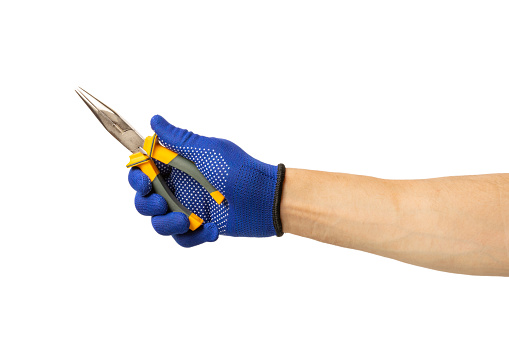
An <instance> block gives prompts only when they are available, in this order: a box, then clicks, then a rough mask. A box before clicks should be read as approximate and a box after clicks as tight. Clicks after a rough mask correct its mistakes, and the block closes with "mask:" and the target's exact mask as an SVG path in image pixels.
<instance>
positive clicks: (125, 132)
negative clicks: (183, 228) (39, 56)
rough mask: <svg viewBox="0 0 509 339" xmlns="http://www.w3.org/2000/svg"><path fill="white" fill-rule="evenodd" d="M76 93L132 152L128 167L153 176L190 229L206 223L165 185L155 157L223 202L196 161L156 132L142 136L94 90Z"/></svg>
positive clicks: (156, 188) (156, 187)
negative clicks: (168, 145) (165, 143)
mask: <svg viewBox="0 0 509 339" xmlns="http://www.w3.org/2000/svg"><path fill="white" fill-rule="evenodd" d="M76 93H77V94H78V95H79V96H80V98H81V99H82V100H83V101H84V102H85V104H86V105H87V106H88V108H90V110H91V111H92V113H93V114H94V115H95V116H96V118H97V119H98V120H99V121H100V122H101V124H102V125H103V126H104V128H106V130H107V131H108V132H110V134H111V135H113V137H115V139H117V140H118V141H119V142H120V143H121V144H122V145H124V146H125V147H126V148H127V149H128V150H129V151H131V152H132V153H133V154H132V155H131V156H130V161H129V163H128V164H127V167H128V168H129V167H138V168H140V169H141V170H142V171H143V173H145V174H146V175H147V176H148V177H149V178H150V180H151V182H152V187H153V190H154V192H155V193H157V194H159V195H161V196H162V197H163V198H164V199H165V200H166V202H167V203H168V206H169V208H170V211H172V212H182V213H184V214H185V215H186V216H187V217H188V218H189V229H190V230H192V231H194V230H196V229H197V228H198V227H200V226H201V225H202V224H203V220H202V219H201V218H200V217H199V216H197V215H196V214H194V213H193V212H191V211H190V210H188V209H187V208H186V207H185V206H184V205H182V204H181V203H180V201H178V200H177V198H176V197H175V195H173V193H172V192H171V191H170V189H169V188H168V186H167V185H166V181H165V179H164V178H163V177H162V175H161V174H160V172H159V170H158V168H157V166H156V165H155V163H154V159H155V160H158V161H160V162H162V163H164V164H167V165H170V166H172V167H174V168H176V169H179V170H181V171H182V172H185V173H187V174H188V175H190V176H191V177H192V178H194V179H195V180H196V181H197V182H198V183H199V184H200V185H202V186H203V187H204V188H205V189H206V190H207V192H208V193H209V194H210V195H211V196H212V198H213V199H214V200H215V202H216V203H218V204H221V203H222V202H223V200H224V196H223V195H222V194H221V192H219V191H218V190H217V189H216V188H214V186H212V184H211V183H210V182H209V181H208V180H207V178H205V176H204V175H203V174H202V173H201V172H200V171H199V170H198V168H197V167H196V165H195V164H194V163H193V162H192V161H190V160H188V159H186V158H184V157H182V156H181V155H179V154H177V153H175V152H173V151H171V150H169V149H167V148H165V147H163V146H162V145H161V144H159V141H158V138H157V135H156V134H154V135H153V136H149V137H147V138H145V140H143V138H142V137H141V136H140V134H139V133H138V132H136V130H135V129H133V128H132V127H131V126H130V125H129V124H128V123H127V122H126V121H125V120H124V119H122V117H121V116H120V115H118V114H117V113H116V112H115V111H114V110H113V109H111V108H109V107H108V106H106V105H105V104H104V103H102V102H101V101H100V100H99V99H97V98H95V97H94V96H93V95H92V94H90V93H88V92H87V91H85V90H84V89H82V88H81V87H80V88H78V89H76Z"/></svg>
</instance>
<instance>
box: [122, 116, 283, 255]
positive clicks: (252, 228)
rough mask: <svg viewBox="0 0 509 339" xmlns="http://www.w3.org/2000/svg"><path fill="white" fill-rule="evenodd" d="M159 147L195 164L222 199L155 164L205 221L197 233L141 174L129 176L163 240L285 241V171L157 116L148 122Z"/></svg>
mask: <svg viewBox="0 0 509 339" xmlns="http://www.w3.org/2000/svg"><path fill="white" fill-rule="evenodd" d="M150 124H151V126H152V129H153V130H154V131H155V132H156V134H157V135H158V137H159V140H160V142H161V144H162V145H163V146H164V147H166V148H168V149H170V150H172V151H174V152H177V153H179V154H180V155H182V156H184V157H185V158H187V159H189V160H191V161H193V162H194V163H195V164H196V166H197V167H198V169H199V170H200V171H201V172H202V173H203V175H204V176H205V177H206V178H207V179H208V180H209V181H210V183H212V185H214V187H215V188H216V189H218V190H219V191H220V192H221V193H222V194H223V195H224V196H225V200H224V201H223V203H221V204H220V205H218V204H217V203H216V202H215V201H214V200H213V199H212V197H211V196H210V195H209V194H208V193H207V191H206V190H205V189H204V188H203V187H202V186H201V185H200V184H198V183H197V182H196V181H195V180H194V179H193V178H191V177H189V176H188V175H187V174H186V173H183V172H181V171H179V170H177V169H172V168H171V167H170V166H168V165H165V164H162V163H160V162H158V161H156V164H157V166H158V168H159V170H160V172H161V173H162V174H163V176H164V177H165V178H166V179H167V183H168V187H169V188H170V189H171V190H172V191H173V192H174V194H175V196H176V197H177V199H178V200H179V201H180V202H181V203H182V204H183V205H184V206H186V207H187V208H188V209H190V210H191V211H192V212H194V213H195V214H196V215H198V216H199V217H200V218H202V219H203V220H204V225H202V226H201V227H200V228H198V229H197V230H195V231H190V230H189V220H188V219H187V217H186V216H185V215H184V214H183V213H179V212H170V213H167V212H168V205H167V204H166V201H165V200H164V199H163V197H161V196H160V195H158V194H155V193H153V192H152V185H151V182H150V179H149V178H148V177H147V176H146V175H145V174H144V173H143V172H142V171H141V170H139V169H138V168H133V169H131V171H130V172H129V183H130V184H131V186H132V187H133V188H134V189H135V190H136V191H137V193H136V197H135V201H134V202H135V206H136V209H137V210H138V212H139V213H141V214H143V215H147V216H152V226H153V227H154V229H155V230H156V232H157V233H159V234H161V235H172V236H173V238H174V239H175V240H176V241H177V243H178V244H179V245H181V246H184V247H192V246H196V245H199V244H201V243H204V242H212V241H215V240H217V238H218V236H219V234H222V235H230V236H237V237H269V236H273V235H279V236H280V235H282V234H283V232H282V228H281V222H280V219H279V202H280V199H281V188H282V186H281V185H282V183H283V180H284V166H283V165H282V164H281V165H279V166H272V165H268V164H265V163H263V162H261V161H258V160H256V159H254V158H253V157H251V156H249V155H248V154H247V153H246V152H244V151H243V150H242V149H241V148H240V147H238V146H237V145H235V144H234V143H232V142H230V141H228V140H224V139H217V138H207V137H203V136H199V135H197V134H194V133H192V132H189V131H187V130H184V129H180V128H177V127H175V126H173V125H171V124H169V123H168V122H167V121H166V120H165V119H164V118H163V117H161V116H158V115H156V116H154V117H153V118H152V120H151V122H150Z"/></svg>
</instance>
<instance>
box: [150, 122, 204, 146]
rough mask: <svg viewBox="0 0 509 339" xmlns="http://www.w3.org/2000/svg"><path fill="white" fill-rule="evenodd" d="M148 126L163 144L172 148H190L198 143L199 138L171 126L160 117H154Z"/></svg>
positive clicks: (185, 130)
mask: <svg viewBox="0 0 509 339" xmlns="http://www.w3.org/2000/svg"><path fill="white" fill-rule="evenodd" d="M150 126H151V127H152V129H153V130H154V132H156V134H157V136H158V137H159V139H160V140H161V141H162V142H163V143H166V144H169V145H172V146H179V147H181V146H191V145H193V144H194V143H195V142H196V141H198V138H199V137H200V136H199V135H197V134H194V133H193V132H190V131H188V130H187V129H182V128H178V127H175V126H173V125H172V124H170V123H169V122H168V121H166V119H164V118H163V117H162V116H160V115H154V116H153V117H152V119H151V120H150Z"/></svg>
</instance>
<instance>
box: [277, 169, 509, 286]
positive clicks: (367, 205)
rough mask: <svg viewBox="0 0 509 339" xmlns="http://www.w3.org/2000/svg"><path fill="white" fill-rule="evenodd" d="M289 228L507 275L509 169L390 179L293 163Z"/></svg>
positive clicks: (287, 199)
mask: <svg viewBox="0 0 509 339" xmlns="http://www.w3.org/2000/svg"><path fill="white" fill-rule="evenodd" d="M281 221H282V225H283V231H284V232H285V233H292V234H295V235H299V236H303V237H307V238H311V239H315V240H318V241H322V242H325V243H330V244H334V245H338V246H342V247H347V248H352V249H357V250H361V251H365V252H370V253H373V254H378V255H381V256H385V257H389V258H392V259H396V260H399V261H403V262H407V263H410V264H414V265H418V266H423V267H427V268H432V269H436V270H441V271H447V272H453V273H463V274H473V275H502V276H509V174H488V175H477V176H461V177H444V178H435V179H425V180H384V179H378V178H373V177H367V176H359V175H351V174H342V173H328V172H319V171H308V170H299V169H287V170H286V176H285V182H284V186H283V194H282V200H281Z"/></svg>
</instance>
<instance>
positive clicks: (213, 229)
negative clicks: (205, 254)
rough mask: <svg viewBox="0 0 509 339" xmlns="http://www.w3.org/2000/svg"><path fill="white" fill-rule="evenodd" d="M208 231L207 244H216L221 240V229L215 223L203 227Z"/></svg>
mask: <svg viewBox="0 0 509 339" xmlns="http://www.w3.org/2000/svg"><path fill="white" fill-rule="evenodd" d="M203 228H204V229H205V230H206V234H207V242H214V241H216V240H217V239H218V238H219V228H217V226H216V224H214V223H213V222H209V223H208V224H205V225H203Z"/></svg>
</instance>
